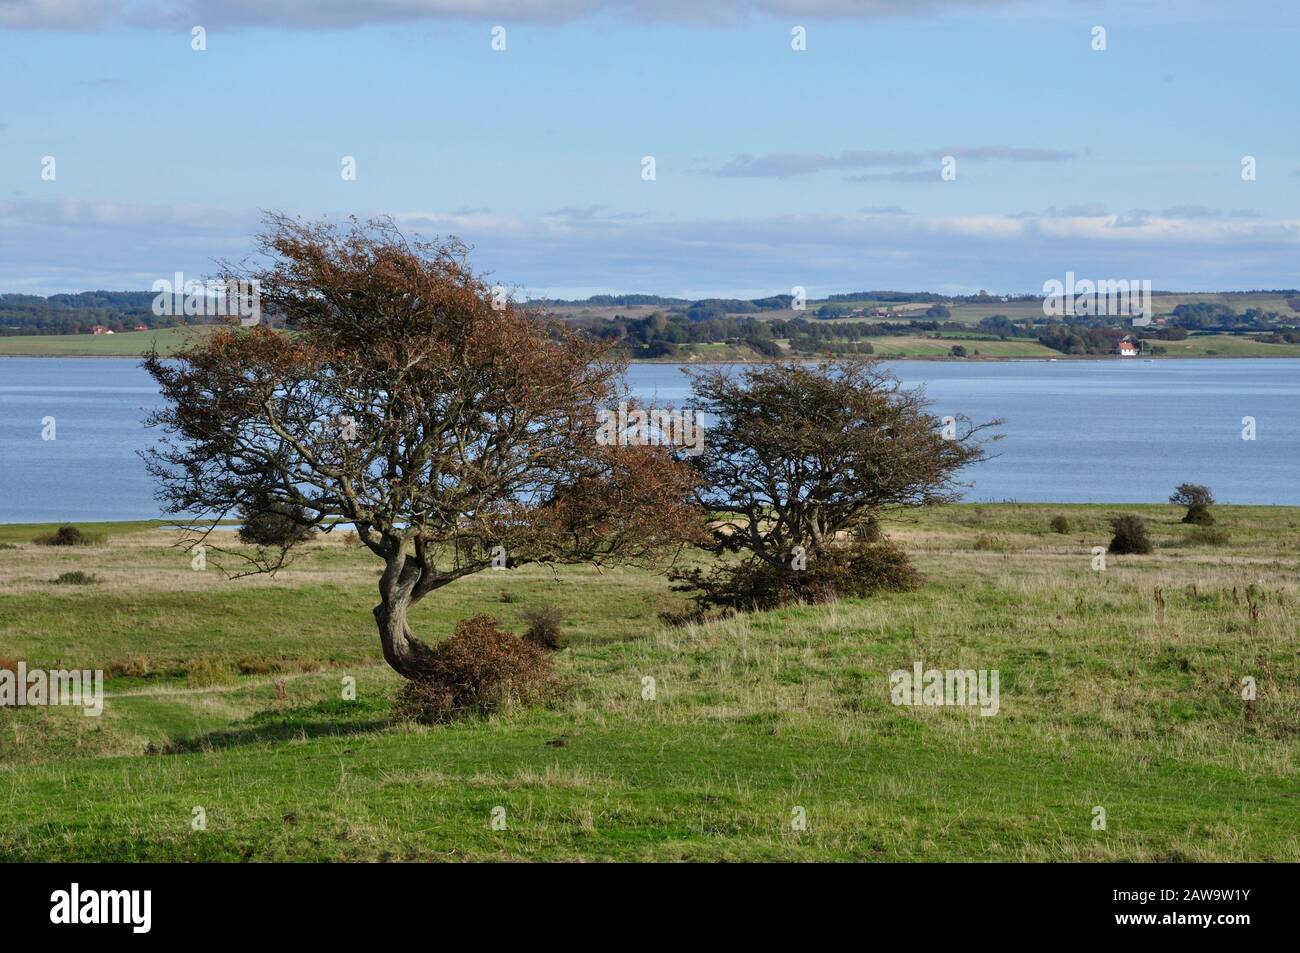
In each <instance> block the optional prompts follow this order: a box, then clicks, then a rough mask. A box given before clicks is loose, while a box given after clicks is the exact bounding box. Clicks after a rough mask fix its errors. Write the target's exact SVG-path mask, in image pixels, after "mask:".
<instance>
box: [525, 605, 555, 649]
mask: <svg viewBox="0 0 1300 953" xmlns="http://www.w3.org/2000/svg"><path fill="white" fill-rule="evenodd" d="M519 617H520V618H521V619H523V620H524V621H525V622H527V623H528V629H527V630H526V631H525V632H524V635H523V639H524V641H525V642H527V643H529V644H530V645H535V646H537V647H538V648H539V649H546V650H547V651H548V652H554V651H557V650H558V649H561V648H563V647H564V642H565V639H564V635H563V633H561V632H560V623H562V622H563V621H564V614H563V613H562V612H561V611H560V610H559V608H558V607H557V606H549V605H543V606H529V607H528V608H527V609H524V610H523V611H522V612H520V613H519Z"/></svg>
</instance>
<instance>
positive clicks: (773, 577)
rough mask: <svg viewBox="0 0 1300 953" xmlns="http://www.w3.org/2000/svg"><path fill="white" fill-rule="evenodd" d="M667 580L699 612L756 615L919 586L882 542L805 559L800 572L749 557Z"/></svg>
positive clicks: (907, 565)
mask: <svg viewBox="0 0 1300 953" xmlns="http://www.w3.org/2000/svg"><path fill="white" fill-rule="evenodd" d="M669 578H671V579H673V580H675V581H681V582H683V583H684V585H681V586H675V587H674V588H675V589H677V590H678V591H682V590H688V591H694V592H695V596H694V598H695V601H696V603H697V605H698V606H699V608H700V610H704V609H708V608H715V607H716V608H726V609H738V610H742V611H743V610H758V611H762V610H765V609H774V608H777V607H778V606H783V605H788V604H790V603H795V602H829V601H830V600H832V599H836V598H839V597H841V596H857V597H864V596H869V595H873V594H875V593H878V592H902V591H907V590H911V589H916V588H918V587H919V586H920V585H921V575H920V573H918V572H917V571H916V569H915V568H914V567H913V566H912V563H911V561H910V560H909V559H908V558H907V554H906V553H904V552H903V551H902V550H901V549H899V548H898V547H897V546H895V545H894V544H893V543H891V542H888V541H887V540H884V541H881V542H876V543H855V544H853V545H852V546H848V547H845V548H843V549H833V550H828V551H826V552H823V553H822V554H820V556H809V557H808V562H807V565H806V567H805V568H803V569H794V568H793V567H792V566H790V565H789V564H788V563H787V564H784V565H782V566H779V567H778V566H773V565H772V564H770V563H768V562H766V561H765V560H760V559H758V558H751V559H749V560H746V561H745V562H742V563H731V564H724V565H719V566H715V567H714V568H713V570H712V571H711V572H710V573H709V574H708V575H705V574H704V573H702V572H701V571H700V570H699V569H692V570H691V571H690V572H686V573H673V574H670V576H669Z"/></svg>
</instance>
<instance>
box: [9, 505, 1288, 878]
mask: <svg viewBox="0 0 1300 953" xmlns="http://www.w3.org/2000/svg"><path fill="white" fill-rule="evenodd" d="M1119 512H1137V513H1141V514H1142V515H1143V516H1145V517H1146V518H1147V519H1148V520H1149V521H1150V522H1151V525H1152V530H1153V536H1154V538H1155V540H1156V542H1157V545H1158V549H1157V551H1156V553H1155V554H1153V555H1151V556H1142V557H1139V556H1127V557H1121V556H1112V557H1109V561H1108V564H1107V568H1106V571H1105V572H1096V571H1094V570H1093V569H1092V565H1091V561H1092V556H1091V552H1090V549H1091V547H1092V546H1095V545H1100V544H1104V543H1105V542H1106V539H1107V537H1108V534H1107V530H1106V517H1107V516H1108V515H1110V514H1113V513H1119ZM1215 512H1216V513H1217V514H1218V517H1219V528H1221V529H1223V530H1225V531H1226V532H1227V533H1228V534H1229V538H1228V539H1227V541H1226V542H1222V543H1220V544H1219V545H1206V544H1203V543H1197V542H1196V541H1194V539H1193V537H1192V532H1191V530H1190V528H1189V527H1186V526H1184V525H1182V524H1181V523H1179V522H1178V517H1179V515H1180V511H1179V510H1177V509H1176V508H1174V507H1169V506H1045V505H1033V506H1028V505H1026V506H1020V505H1015V504H1004V505H965V506H959V507H949V508H946V509H941V510H932V511H926V512H924V513H921V514H920V515H919V516H916V517H914V518H913V517H909V519H908V520H906V521H900V522H897V523H892V524H890V525H889V531H890V533H891V535H892V536H893V537H894V538H895V539H896V540H898V541H899V542H900V543H901V544H902V545H903V546H904V548H905V549H906V550H907V551H908V552H909V553H910V554H911V555H912V557H913V558H914V560H915V561H916V562H917V564H918V565H919V566H920V567H921V569H922V570H923V571H924V572H925V574H926V576H927V582H926V585H925V586H924V588H923V589H921V590H919V591H917V592H912V593H901V594H892V595H887V596H881V597H878V598H874V599H870V600H853V601H844V602H839V603H835V604H830V605H821V606H809V607H792V608H789V609H784V610H780V611H775V612H769V613H760V614H751V615H743V616H740V617H736V618H733V619H730V620H725V621H721V622H715V623H710V624H707V625H702V626H690V627H686V628H679V629H669V628H665V627H664V626H662V625H661V624H660V623H659V622H658V621H657V619H656V614H657V613H658V612H659V611H661V610H663V609H666V608H672V607H675V606H679V605H682V604H683V603H682V598H683V597H682V596H681V595H680V594H678V593H674V592H671V591H670V589H669V587H668V584H667V583H666V582H665V581H664V579H663V578H662V577H661V576H658V575H655V574H651V573H645V572H624V571H613V572H606V573H604V574H600V573H596V572H594V571H592V570H588V569H582V568H563V569H559V570H558V571H551V570H549V569H547V568H544V567H531V568H526V569H518V570H510V571H501V572H488V573H483V574H481V575H479V576H477V577H473V578H470V579H466V580H462V581H461V582H458V583H456V584H455V585H453V586H451V587H448V588H447V589H444V590H442V591H440V592H438V593H435V594H434V595H433V596H431V597H430V599H429V600H427V601H426V602H425V603H423V604H422V605H421V606H420V607H419V608H418V609H417V610H416V611H415V614H414V616H413V619H412V622H413V625H414V626H415V627H416V629H417V631H419V632H420V633H422V634H423V635H425V637H426V638H437V637H438V635H439V634H445V633H447V632H449V631H450V628H451V626H452V624H453V623H454V621H455V620H456V619H459V618H463V617H465V616H467V615H469V614H471V613H474V612H489V613H492V614H494V615H496V616H498V617H499V618H500V619H501V620H502V621H503V622H504V623H505V624H506V625H507V626H508V627H511V628H513V629H515V630H516V631H518V630H519V628H520V626H519V618H520V612H521V610H523V609H524V608H526V607H527V606H529V605H533V604H536V603H541V602H549V603H554V604H556V605H558V606H560V607H561V608H562V609H563V611H564V616H565V620H566V623H565V627H566V631H567V632H568V634H569V636H570V638H571V644H570V645H569V646H568V647H567V648H565V649H564V650H562V651H561V652H559V653H558V655H557V656H556V666H557V669H558V671H559V673H560V674H561V676H562V677H563V678H564V680H565V681H566V683H567V684H568V685H569V691H568V693H567V695H566V696H564V697H563V698H561V699H560V700H558V701H556V702H554V703H553V704H551V705H550V706H549V707H545V708H531V709H514V710H509V711H505V712H501V713H499V714H497V715H494V716H492V717H490V718H485V719H475V720H470V721H463V722H459V723H455V724H452V725H447V726H442V727H421V726H411V725H408V724H405V723H401V722H397V721H395V720H394V719H393V718H392V716H391V712H390V708H391V702H392V697H393V693H394V691H395V689H396V688H397V687H398V684H399V679H398V678H397V677H396V676H395V675H392V674H391V673H390V672H389V671H388V669H387V668H386V667H385V666H384V664H383V662H382V659H381V656H380V652H379V646H378V639H377V636H376V634H375V631H374V625H373V619H372V617H371V613H370V610H371V607H372V606H373V603H374V601H375V581H376V575H377V570H378V565H377V563H376V561H375V560H374V559H373V558H372V557H370V556H369V555H368V554H367V553H366V552H365V551H364V550H358V549H354V548H348V547H346V546H344V545H342V542H341V540H340V539H338V538H337V537H335V536H330V537H325V538H323V539H321V540H320V541H318V542H316V543H313V544H311V547H310V549H309V551H308V552H307V553H306V554H304V556H303V557H302V559H301V560H300V561H299V562H298V563H296V564H295V565H294V566H293V567H291V568H290V569H289V570H287V571H286V572H284V573H283V574H281V575H280V576H279V577H278V578H277V579H274V580H272V579H265V578H259V579H246V580H239V581H228V580H226V579H225V578H224V577H222V576H221V575H220V574H219V573H218V572H217V571H216V570H215V569H212V568H208V569H207V570H205V571H194V570H193V569H192V568H191V563H190V557H189V556H188V555H186V554H185V553H184V552H182V551H180V550H178V549H176V548H175V547H174V545H173V544H174V542H175V538H174V536H173V535H172V534H171V533H169V532H168V531H166V530H164V529H160V528H158V527H156V526H150V525H148V524H134V525H130V526H127V527H123V528H122V531H120V532H110V531H107V530H104V529H103V528H102V527H99V528H95V529H97V530H98V531H100V532H101V533H102V535H103V536H104V540H103V542H102V543H100V544H99V545H95V546H86V547H76V548H52V547H42V546H35V545H32V544H31V543H30V542H26V541H25V540H29V539H30V538H31V537H33V536H35V535H36V534H37V533H38V532H41V531H43V529H44V528H42V527H12V526H11V527H6V528H5V529H4V532H3V540H4V541H5V542H6V544H7V546H12V547H16V548H3V549H0V657H7V658H8V659H9V660H11V661H12V660H14V659H17V658H22V659H25V660H26V661H27V662H28V664H29V665H32V666H42V667H46V668H53V667H65V666H79V667H82V666H84V667H92V668H103V669H105V670H106V671H107V672H108V673H109V679H108V682H107V689H106V691H107V695H108V697H107V699H106V701H105V710H104V714H103V716H102V717H100V718H88V717H85V716H84V715H82V714H80V713H79V712H77V711H75V710H72V709H66V708H60V709H30V708H22V709H7V710H5V711H4V712H3V713H0V804H3V816H4V823H3V824H0V858H5V859H11V860H70V859H79V860H228V861H240V860H290V859H292V860H518V859H527V860H539V859H559V860H579V859H584V860H603V859H619V860H999V861H1040V860H1131V861H1150V860H1166V861H1172V860H1188V861H1199V860H1287V861H1295V860H1300V828H1298V827H1297V825H1296V817H1297V810H1298V808H1300V750H1298V749H1300V746H1298V745H1297V739H1300V680H1298V679H1297V675H1298V674H1300V656H1298V655H1297V650H1296V637H1295V618H1296V612H1297V604H1298V603H1300V582H1298V581H1297V574H1296V569H1297V564H1298V563H1300V509H1292V508H1272V507H1216V508H1215ZM1058 513H1060V514H1064V515H1066V516H1067V517H1068V518H1069V520H1070V523H1071V528H1070V532H1068V533H1066V534H1055V533H1051V532H1049V531H1048V529H1047V527H1048V522H1049V520H1050V519H1051V517H1052V516H1053V515H1055V514H1058ZM86 528H87V529H92V527H86ZM74 570H81V571H84V572H87V573H91V574H93V575H94V576H95V577H97V579H98V580H99V581H98V582H96V583H94V584H92V585H88V586H56V585H53V584H52V582H51V580H53V579H54V578H56V577H57V576H59V575H60V574H62V573H64V572H69V571H74ZM917 660H920V661H922V663H923V664H924V665H925V666H926V667H934V668H952V667H962V668H974V669H996V670H998V671H999V672H1000V677H1001V698H1000V711H999V713H998V714H997V715H996V716H994V717H987V718H985V717H980V716H979V715H978V714H977V713H976V712H975V711H973V710H970V709H958V708H907V707H895V706H893V705H892V704H891V703H890V698H889V685H888V675H889V672H890V671H892V670H894V669H897V668H905V669H910V667H911V666H912V664H913V662H914V661H917ZM345 676H346V677H354V678H355V679H356V680H357V693H358V694H357V700H356V701H344V700H342V698H341V683H342V682H341V680H342V679H343V678H344V677H345ZM1244 676H1251V677H1253V678H1255V679H1256V681H1257V685H1258V699H1257V700H1255V701H1253V702H1249V703H1248V702H1244V701H1243V700H1242V698H1241V697H1240V688H1239V686H1240V684H1241V679H1242V678H1243V677H1244ZM646 677H651V678H653V679H654V680H655V684H656V689H657V691H656V696H655V698H654V699H653V700H647V699H644V698H643V694H642V686H643V679H645V678H646ZM196 807H202V808H203V809H204V811H205V812H206V818H207V825H206V830H194V829H192V825H191V820H192V817H193V811H194V809H195V808H196ZM1094 807H1104V808H1105V810H1106V814H1107V828H1106V829H1105V830H1094V829H1093V826H1092V821H1093V816H1094V815H1093V809H1094ZM495 808H502V809H504V812H505V814H504V818H505V821H506V827H505V829H502V830H498V829H494V828H493V825H492V823H491V816H492V812H493V810H494V809H495ZM796 808H801V809H802V810H803V811H804V812H805V814H806V817H807V829H806V830H803V831H798V830H794V829H793V828H792V823H791V819H792V816H793V814H792V812H794V811H795V810H796Z"/></svg>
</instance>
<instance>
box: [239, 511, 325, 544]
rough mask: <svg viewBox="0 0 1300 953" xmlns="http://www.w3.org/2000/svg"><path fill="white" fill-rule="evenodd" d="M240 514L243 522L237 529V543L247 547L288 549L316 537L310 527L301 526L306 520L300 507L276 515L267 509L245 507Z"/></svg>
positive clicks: (304, 513)
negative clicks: (290, 511)
mask: <svg viewBox="0 0 1300 953" xmlns="http://www.w3.org/2000/svg"><path fill="white" fill-rule="evenodd" d="M241 512H242V514H243V518H244V522H243V525H242V526H240V527H239V541H240V542H241V543H244V544H245V545H248V546H274V547H276V548H278V549H288V548H289V547H290V546H296V545H297V544H298V543H305V542H307V541H308V540H309V539H311V538H312V537H313V536H315V535H316V531H315V530H314V529H313V528H312V527H310V526H304V525H302V522H301V521H302V520H303V519H306V518H307V516H306V512H305V511H304V510H303V509H302V507H297V508H296V509H295V510H294V511H293V512H292V513H277V512H275V511H274V510H271V509H269V508H267V509H255V508H253V507H251V506H245V507H244V508H243V509H242V511H241Z"/></svg>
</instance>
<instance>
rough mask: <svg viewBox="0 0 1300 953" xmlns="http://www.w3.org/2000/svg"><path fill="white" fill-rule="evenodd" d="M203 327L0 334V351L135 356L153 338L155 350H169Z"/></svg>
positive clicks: (26, 353)
mask: <svg viewBox="0 0 1300 953" xmlns="http://www.w3.org/2000/svg"><path fill="white" fill-rule="evenodd" d="M206 331H207V329H206V328H200V327H193V328H164V329H161V330H157V331H124V332H122V333H121V334H40V335H16V336H13V337H0V354H12V355H27V356H33V357H135V356H137V355H140V354H144V353H145V352H146V351H148V350H149V349H150V348H151V347H152V346H153V345H154V343H155V342H157V345H158V353H160V354H171V353H172V352H173V351H175V350H176V349H177V348H179V347H180V346H181V345H182V344H183V343H184V342H185V339H186V338H187V337H188V336H189V335H191V334H203V333H206Z"/></svg>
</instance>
